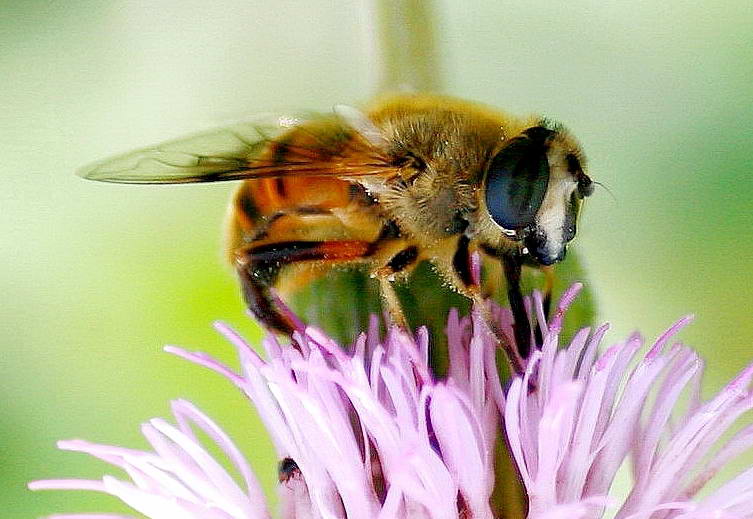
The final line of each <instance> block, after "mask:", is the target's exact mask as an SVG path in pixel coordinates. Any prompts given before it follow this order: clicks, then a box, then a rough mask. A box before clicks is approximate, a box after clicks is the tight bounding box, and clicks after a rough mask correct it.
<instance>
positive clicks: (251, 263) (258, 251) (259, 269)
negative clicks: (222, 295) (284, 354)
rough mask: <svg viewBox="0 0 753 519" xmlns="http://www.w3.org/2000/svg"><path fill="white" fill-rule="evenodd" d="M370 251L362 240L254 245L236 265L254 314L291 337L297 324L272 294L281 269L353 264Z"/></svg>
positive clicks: (241, 254)
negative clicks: (316, 263) (313, 263)
mask: <svg viewBox="0 0 753 519" xmlns="http://www.w3.org/2000/svg"><path fill="white" fill-rule="evenodd" d="M370 251H371V244H370V243H369V242H366V241H359V240H342V241H284V242H278V243H269V244H265V245H253V244H252V245H249V246H247V247H244V248H242V249H240V250H238V251H236V253H235V258H236V259H235V265H236V270H237V272H238V276H239V278H240V280H241V286H242V288H243V296H244V298H245V300H246V303H247V304H248V307H249V309H250V310H251V312H253V314H254V315H255V316H256V317H257V318H258V319H259V320H260V321H262V322H263V323H264V324H266V325H267V326H269V327H271V328H273V329H275V330H277V331H279V332H282V333H285V334H288V335H290V334H292V333H293V331H294V330H295V328H296V327H295V324H294V323H293V322H291V320H290V319H289V318H288V317H286V316H285V315H284V314H283V313H282V312H281V311H280V308H279V307H278V306H277V304H276V302H275V299H274V297H273V295H272V291H271V289H272V287H273V286H274V284H275V281H276V280H277V278H278V276H279V274H280V271H281V270H282V268H283V267H285V266H287V265H292V264H296V263H300V262H304V261H325V262H347V261H353V260H357V259H360V258H363V257H366V256H368V255H369V253H370Z"/></svg>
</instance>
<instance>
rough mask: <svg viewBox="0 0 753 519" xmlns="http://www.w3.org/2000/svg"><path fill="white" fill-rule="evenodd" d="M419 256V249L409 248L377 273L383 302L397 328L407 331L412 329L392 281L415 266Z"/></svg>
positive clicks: (391, 259) (395, 256)
mask: <svg viewBox="0 0 753 519" xmlns="http://www.w3.org/2000/svg"><path fill="white" fill-rule="evenodd" d="M418 256H419V253H418V247H415V246H410V247H407V248H405V249H403V250H401V251H400V252H398V253H397V254H395V255H394V256H392V258H390V260H389V261H388V262H387V264H386V265H385V266H383V267H381V268H379V269H377V271H376V277H377V278H379V291H380V292H381V294H382V300H383V301H384V305H385V307H386V308H387V311H388V312H389V314H390V318H391V319H392V321H393V323H394V324H395V325H396V326H399V327H400V328H402V329H403V330H406V331H407V330H409V329H410V328H408V320H407V319H406V318H405V313H404V312H403V307H402V305H401V304H400V299H399V298H398V297H397V294H396V293H395V288H394V287H393V286H392V280H393V279H394V277H395V274H398V273H400V272H402V271H404V270H406V269H407V268H408V267H411V266H413V265H415V263H416V261H417V260H418Z"/></svg>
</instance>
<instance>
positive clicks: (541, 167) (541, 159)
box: [485, 126, 554, 231]
mask: <svg viewBox="0 0 753 519" xmlns="http://www.w3.org/2000/svg"><path fill="white" fill-rule="evenodd" d="M553 133H554V132H553V131H552V130H548V129H546V128H543V127H540V126H537V127H533V128H529V129H528V130H526V131H525V132H523V135H521V136H520V137H516V138H514V139H512V140H511V141H510V143H509V144H508V145H507V146H506V147H505V148H504V149H503V150H502V151H500V152H499V153H497V155H495V156H494V158H493V159H492V161H491V163H490V164H489V170H488V171H487V173H486V193H485V195H486V207H487V208H488V210H489V215H490V216H491V217H492V220H494V221H495V222H496V223H497V225H500V226H501V227H503V228H505V229H509V230H515V231H517V230H521V229H523V228H525V227H528V226H530V225H532V224H533V223H534V222H535V218H536V213H537V212H538V210H539V207H541V203H542V201H543V200H544V195H545V194H546V189H547V186H548V185H549V161H548V160H547V142H548V140H549V137H550V136H551V135H552V134H553Z"/></svg>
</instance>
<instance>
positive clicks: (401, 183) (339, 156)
mask: <svg viewBox="0 0 753 519" xmlns="http://www.w3.org/2000/svg"><path fill="white" fill-rule="evenodd" d="M81 174H82V176H84V177H85V178H88V179H92V180H99V181H105V182H118V183H137V184H143V183H146V184H163V183H168V184H171V183H187V182H215V181H229V180H241V181H243V182H242V183H241V184H240V185H239V186H238V188H237V190H236V192H235V194H234V196H233V198H232V201H231V203H230V208H229V216H228V224H227V238H226V251H227V256H228V259H229V261H230V263H231V265H232V266H233V267H234V268H235V270H236V272H237V275H238V278H239V280H240V284H241V287H242V292H243V296H244V298H245V301H246V303H247V304H248V307H249V309H250V310H251V311H252V312H253V314H254V315H255V316H256V317H257V318H258V319H259V320H260V321H262V322H263V323H264V324H266V325H267V326H268V327H270V328H272V329H274V330H277V331H279V332H282V333H285V334H291V333H292V332H293V331H294V330H295V329H296V323H295V322H293V320H292V319H291V317H289V315H288V314H287V313H286V312H284V311H282V309H281V305H280V304H279V300H278V299H277V298H276V293H280V294H286V293H289V292H290V291H292V290H295V289H296V288H297V287H300V286H302V285H305V284H306V283H307V282H309V281H311V280H313V279H316V278H317V277H319V276H321V275H323V274H325V273H327V272H328V271H329V270H331V269H333V268H335V267H351V266H353V267H356V266H360V267H361V268H366V269H368V271H369V272H370V273H371V275H372V276H373V277H375V278H376V279H377V280H378V281H379V286H380V291H381V294H382V297H383V300H384V302H385V305H386V307H387V308H388V309H389V312H390V315H391V316H392V318H393V320H394V321H395V323H396V324H398V325H400V326H403V327H404V328H407V323H406V320H405V317H404V315H403V312H402V309H401V308H400V304H399V301H398V298H397V296H396V293H395V290H394V287H393V285H392V284H393V282H394V281H396V280H401V279H405V278H406V276H407V275H408V274H409V273H410V272H411V271H412V270H413V269H414V268H415V267H416V265H418V264H419V263H421V262H423V261H429V262H431V263H432V264H433V265H434V266H435V268H436V269H437V271H438V272H439V273H440V274H441V275H442V277H443V278H444V280H445V281H446V282H447V283H448V284H449V285H450V286H451V287H453V288H454V289H455V290H457V291H458V292H459V293H460V294H462V295H464V296H466V297H468V298H470V299H472V300H474V301H476V302H481V301H482V300H483V291H482V288H481V287H480V286H479V283H478V282H477V280H475V279H474V275H473V273H472V268H471V255H472V254H473V253H475V252H479V253H480V254H481V255H482V256H484V257H485V258H487V260H492V261H495V262H499V263H500V264H501V266H502V269H501V270H502V272H503V273H504V274H503V275H504V278H505V281H506V291H507V296H508V299H509V303H510V306H511V310H512V312H513V315H514V320H515V326H514V332H515V339H516V343H517V354H518V355H520V356H521V357H525V356H527V355H528V353H529V349H530V347H529V342H530V339H529V337H530V328H529V324H528V319H527V317H526V311H525V308H524V304H523V297H522V295H521V289H520V278H521V269H522V268H523V267H524V266H527V267H533V268H537V269H541V270H542V271H544V273H545V279H546V280H547V281H546V286H545V287H544V291H545V294H546V297H545V298H546V300H547V301H549V299H550V294H551V285H552V280H553V274H552V265H554V264H555V263H557V262H559V261H561V260H562V259H563V258H564V257H565V252H566V250H567V245H568V243H569V242H570V241H571V240H572V239H573V238H574V237H575V234H576V221H577V218H578V213H579V210H580V208H581V205H582V202H583V200H584V199H585V198H586V197H588V196H589V195H591V193H592V192H593V182H592V181H591V179H590V178H589V176H588V175H587V174H586V173H585V157H584V155H583V153H582V151H581V148H580V146H579V144H578V143H577V142H576V140H575V139H574V138H573V137H572V135H570V133H569V132H568V131H567V130H566V129H565V128H564V127H563V126H561V125H559V124H556V123H553V122H551V121H549V120H547V119H544V118H541V117H536V116H531V117H525V118H516V117H513V116H511V115H509V114H506V113H503V112H500V111H496V110H494V109H491V108H488V107H485V106H481V105H478V104H475V103H471V102H466V101H462V100H458V99H452V98H447V97H437V96H430V95H400V96H393V97H388V98H385V99H382V100H379V101H377V102H375V103H374V104H373V105H372V106H370V107H367V108H366V109H365V110H363V111H361V110H358V109H355V108H352V107H348V106H336V107H335V109H334V110H333V113H331V114H328V115H306V116H301V117H285V116H283V117H275V118H272V119H271V122H270V123H263V122H260V121H254V122H249V123H245V124H237V125H233V126H229V127H226V128H222V129H218V130H215V131H211V132H206V133H203V134H198V135H195V136H192V137H188V138H185V139H180V140H175V141H171V142H167V143H164V144H161V145H158V146H154V147H149V148H145V149H142V150H138V151H134V152H131V153H127V154H125V155H120V156H117V157H114V158H111V159H107V160H104V161H101V162H98V163H95V164H92V165H91V166H89V167H87V168H84V169H83V170H82V171H81ZM547 304H548V303H547ZM482 306H483V305H482Z"/></svg>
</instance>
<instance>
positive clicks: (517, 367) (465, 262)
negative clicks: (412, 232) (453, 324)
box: [452, 235, 524, 373]
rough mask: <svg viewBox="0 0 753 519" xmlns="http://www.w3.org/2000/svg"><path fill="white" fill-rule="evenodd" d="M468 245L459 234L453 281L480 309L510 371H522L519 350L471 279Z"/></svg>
mask: <svg viewBox="0 0 753 519" xmlns="http://www.w3.org/2000/svg"><path fill="white" fill-rule="evenodd" d="M469 245H470V239H469V238H468V237H467V236H465V235H461V236H460V239H459V240H458V244H457V249H456V250H455V255H454V256H453V258H452V271H453V272H454V274H455V277H456V278H457V279H456V280H455V283H456V284H459V285H460V287H461V289H462V290H461V291H462V292H464V293H465V294H466V295H467V296H468V297H470V298H471V299H472V300H473V303H474V306H475V307H476V308H478V309H479V310H480V312H481V315H482V317H483V319H484V321H485V322H486V323H487V325H488V326H489V328H490V329H491V331H492V332H493V333H494V335H495V336H496V337H497V340H498V341H499V344H500V346H501V347H502V349H504V350H505V353H506V354H507V359H508V361H509V362H510V369H511V370H512V372H513V373H522V372H523V371H524V370H523V363H522V359H521V357H520V354H519V351H518V350H516V349H515V347H514V346H513V344H512V341H511V340H510V339H509V338H508V337H507V334H505V332H504V331H503V330H502V328H500V327H499V326H498V325H497V322H496V321H495V320H494V318H493V316H492V313H491V310H490V309H489V305H488V302H487V301H486V300H485V298H484V295H483V293H482V291H481V287H480V286H479V285H478V284H477V283H476V282H475V280H474V279H473V273H472V271H471V254H470V250H469Z"/></svg>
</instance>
